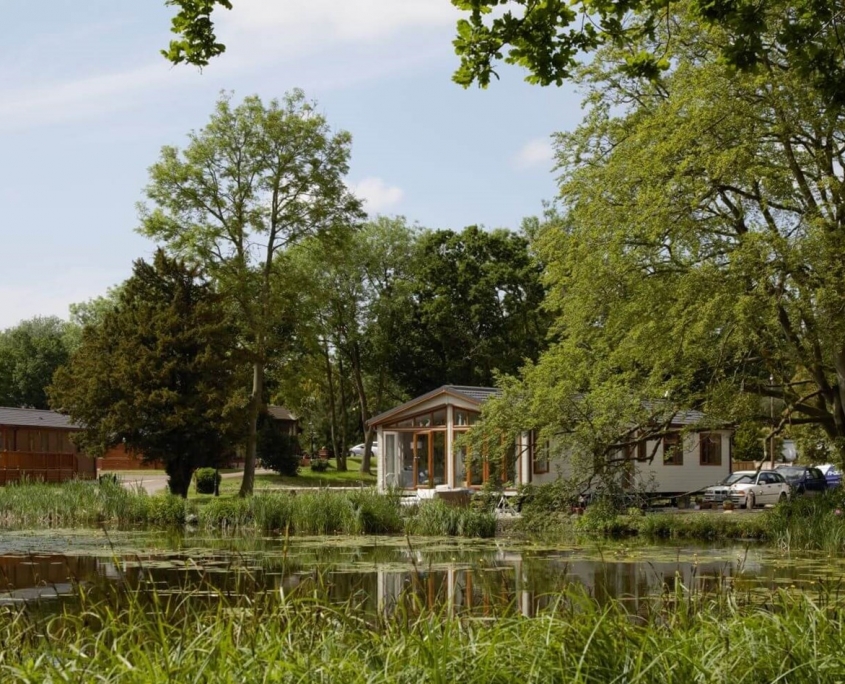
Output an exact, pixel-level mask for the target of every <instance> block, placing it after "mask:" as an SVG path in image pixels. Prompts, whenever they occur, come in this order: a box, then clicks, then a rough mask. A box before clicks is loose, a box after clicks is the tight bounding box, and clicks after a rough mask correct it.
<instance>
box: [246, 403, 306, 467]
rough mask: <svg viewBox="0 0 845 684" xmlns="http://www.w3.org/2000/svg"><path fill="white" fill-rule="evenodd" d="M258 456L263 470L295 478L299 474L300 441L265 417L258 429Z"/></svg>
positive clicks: (268, 417)
mask: <svg viewBox="0 0 845 684" xmlns="http://www.w3.org/2000/svg"><path fill="white" fill-rule="evenodd" d="M257 439H258V443H257V445H256V450H255V453H256V456H257V457H258V462H259V463H260V464H261V466H262V467H263V468H269V469H270V470H273V471H275V472H277V473H279V474H280V475H287V476H289V477H295V476H296V474H297V473H298V472H299V460H300V457H299V454H300V449H299V440H298V439H297V438H296V437H294V436H291V435H289V434H287V432H285V430H284V428H282V426H280V425H279V423H278V422H277V421H275V420H273V419H272V418H271V417H270V416H267V415H264V416H262V419H261V421H260V423H259V427H258V437H257Z"/></svg>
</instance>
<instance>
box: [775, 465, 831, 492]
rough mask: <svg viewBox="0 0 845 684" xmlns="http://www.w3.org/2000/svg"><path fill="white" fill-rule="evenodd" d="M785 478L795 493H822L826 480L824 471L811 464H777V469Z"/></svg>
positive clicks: (825, 486)
mask: <svg viewBox="0 0 845 684" xmlns="http://www.w3.org/2000/svg"><path fill="white" fill-rule="evenodd" d="M776 472H778V473H780V474H781V475H783V476H784V478H786V481H787V482H788V483H789V484H790V486H791V487H792V489H793V490H794V491H795V493H796V494H824V493H825V491H826V490H827V480H826V479H825V476H824V473H823V472H822V471H821V470H820V469H819V468H815V467H812V466H796V465H789V466H779V467H778V469H777V471H776Z"/></svg>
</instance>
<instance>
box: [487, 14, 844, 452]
mask: <svg viewBox="0 0 845 684" xmlns="http://www.w3.org/2000/svg"><path fill="white" fill-rule="evenodd" d="M684 7H685V8H679V9H678V11H677V13H673V14H672V15H671V17H670V21H668V22H667V23H666V25H665V26H664V27H661V28H659V29H656V31H655V35H654V37H653V38H650V37H643V38H642V39H641V45H639V44H638V45H637V46H635V47H638V48H639V47H641V48H642V50H645V51H653V50H655V49H656V48H657V46H659V45H666V44H667V35H665V33H664V32H666V33H668V32H671V34H672V37H673V39H672V41H671V44H670V46H671V49H670V50H669V51H668V52H667V59H668V60H669V62H670V63H671V64H672V67H671V68H670V69H668V70H667V71H666V73H665V74H664V75H662V76H661V77H660V78H659V79H657V80H650V79H639V78H634V77H623V76H620V71H619V66H620V64H622V63H624V60H625V59H626V53H627V49H620V48H615V47H612V46H608V47H605V48H603V49H602V50H600V51H599V53H597V55H596V59H595V60H594V62H593V63H592V64H591V65H590V66H588V67H585V68H584V69H583V70H582V71H581V72H579V82H580V84H581V85H582V86H583V87H584V88H585V89H586V91H587V102H588V103H589V104H590V105H591V109H590V111H589V113H588V115H587V117H586V119H585V120H584V122H583V123H582V125H581V126H580V127H579V128H578V129H577V130H576V131H575V132H573V133H571V134H561V135H560V136H558V139H557V156H558V163H559V165H560V168H561V170H562V184H561V211H560V213H559V214H558V213H554V212H552V213H550V215H549V216H547V218H546V221H545V224H544V226H543V228H542V229H541V231H540V233H539V236H538V238H537V242H536V245H535V247H536V249H537V250H538V252H539V253H540V255H541V258H542V260H543V261H544V263H545V264H546V283H547V285H548V289H549V295H548V297H547V300H546V306H547V307H549V309H550V310H551V311H552V312H553V313H554V316H555V323H554V325H553V330H554V332H555V334H556V335H557V337H558V340H557V342H556V343H555V344H553V345H552V347H551V348H550V349H549V350H548V351H547V352H546V353H544V354H543V355H542V356H541V358H540V360H539V361H538V362H537V363H536V364H529V365H528V366H527V367H526V369H525V370H524V372H523V375H522V378H521V381H516V380H512V381H508V382H507V383H505V384H506V392H505V397H504V398H503V400H502V401H501V402H498V406H497V405H496V404H497V402H495V401H493V402H491V406H490V408H489V409H487V408H485V411H486V412H487V413H488V414H489V416H490V417H491V419H494V420H495V422H498V423H499V424H500V426H501V425H503V424H504V423H505V421H506V419H509V420H510V421H511V422H512V424H513V425H514V426H515V427H517V428H518V427H519V426H521V427H522V428H525V429H528V428H535V429H541V430H543V431H544V432H545V434H546V435H547V436H549V437H554V438H555V439H557V440H559V441H561V442H567V441H568V442H569V443H570V444H571V445H573V447H577V449H578V450H579V451H580V452H581V453H582V454H583V455H584V456H585V458H593V459H595V462H598V463H605V462H606V460H602V459H607V457H609V455H610V454H612V453H615V452H618V450H619V448H620V447H621V446H624V445H625V443H626V442H628V441H630V439H631V438H632V435H634V434H635V433H634V431H635V430H637V429H639V431H640V432H639V434H640V435H643V434H645V435H652V436H657V435H659V434H660V433H661V431H662V430H664V429H665V426H666V424H667V422H668V421H671V418H672V416H673V415H674V414H675V413H676V412H677V411H682V410H687V409H693V408H699V409H703V410H704V411H705V413H706V414H707V415H708V417H709V420H710V421H717V422H720V423H725V422H728V423H742V422H745V421H751V422H752V423H753V422H756V423H757V424H762V425H767V426H768V433H769V434H771V433H777V432H780V431H782V430H785V429H786V428H789V427H790V426H792V428H797V427H800V426H817V427H818V428H819V429H820V430H822V431H823V433H824V434H825V435H826V437H827V438H828V440H830V442H831V443H833V444H837V445H838V448H839V449H840V460H841V459H842V454H843V445H845V278H844V277H843V276H845V273H843V269H845V230H843V228H845V182H844V181H843V171H842V169H843V168H845V120H843V112H842V110H841V108H839V107H838V106H837V105H836V104H835V103H832V102H830V101H829V99H828V98H827V97H826V96H825V94H824V93H822V92H821V91H820V90H819V89H817V88H816V87H815V86H814V84H813V83H811V82H808V80H807V79H806V78H805V74H804V70H803V67H802V66H801V65H800V64H799V65H798V66H797V67H795V68H792V67H791V65H790V64H789V63H788V62H787V63H786V65H785V68H784V67H777V68H774V67H773V68H771V69H761V70H760V71H758V72H754V73H737V72H736V71H735V70H733V69H731V68H730V66H729V65H726V64H724V63H722V62H721V61H720V60H719V56H720V55H721V54H722V52H723V51H724V50H725V49H726V46H728V45H729V44H730V41H731V36H730V35H729V34H728V33H727V32H725V31H722V30H720V29H717V28H710V29H708V30H705V29H703V28H702V26H701V24H700V22H699V21H698V19H697V16H696V14H695V11H694V8H686V6H684ZM764 38H765V39H766V40H767V41H769V42H770V41H771V40H773V38H771V37H769V36H768V34H765V35H764ZM767 44H768V43H767ZM840 66H841V65H840ZM772 416H773V418H772Z"/></svg>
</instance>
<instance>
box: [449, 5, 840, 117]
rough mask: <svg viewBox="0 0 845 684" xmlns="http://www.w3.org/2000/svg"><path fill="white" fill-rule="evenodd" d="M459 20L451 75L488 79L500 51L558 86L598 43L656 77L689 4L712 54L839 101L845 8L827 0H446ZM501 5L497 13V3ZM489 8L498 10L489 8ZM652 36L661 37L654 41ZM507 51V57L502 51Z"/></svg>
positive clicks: (461, 79) (531, 75) (639, 72)
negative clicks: (803, 82)
mask: <svg viewBox="0 0 845 684" xmlns="http://www.w3.org/2000/svg"><path fill="white" fill-rule="evenodd" d="M452 4H454V5H455V6H456V7H458V8H459V9H461V10H463V11H465V12H468V13H469V18H466V19H461V20H460V21H459V22H458V35H457V37H456V39H455V41H454V43H455V51H456V52H457V54H458V55H459V56H460V58H461V65H460V67H459V69H458V70H457V72H456V73H455V77H454V78H455V81H456V82H458V83H460V84H461V85H463V86H465V87H467V86H469V85H471V84H472V83H473V82H477V83H478V84H479V85H481V86H482V87H486V86H487V85H488V84H489V82H490V78H491V76H497V74H496V72H495V64H496V62H497V61H499V60H502V59H504V61H505V62H506V63H509V64H515V65H518V66H520V67H523V68H525V69H526V70H527V71H528V77H527V80H528V81H530V82H533V83H540V84H542V85H549V84H551V83H556V84H557V85H560V84H561V83H562V82H563V81H564V80H568V79H570V78H572V77H573V75H574V74H575V72H576V70H577V68H578V66H579V58H581V57H582V56H583V55H585V54H589V53H593V52H595V51H596V50H597V49H599V48H601V46H603V45H608V46H613V45H616V46H624V48H625V52H624V54H621V55H620V57H621V59H620V61H619V63H618V64H617V68H619V69H620V70H621V71H622V72H624V73H627V74H628V75H632V76H633V75H635V76H641V77H642V76H644V77H648V78H651V79H655V78H657V76H658V75H659V74H660V72H661V71H663V70H666V69H668V68H669V65H670V59H669V52H671V51H673V50H674V49H676V48H677V47H678V45H677V40H678V37H677V36H676V35H674V34H672V33H671V32H670V31H667V30H666V27H667V26H669V25H671V23H672V21H673V17H674V15H676V14H677V13H678V12H686V13H687V14H688V16H689V19H690V21H692V22H694V23H695V24H696V25H697V26H698V27H699V29H700V30H702V31H705V32H706V31H708V30H710V29H717V30H719V32H720V33H721V34H722V36H723V38H722V40H721V41H720V46H719V49H718V50H711V51H710V58H711V59H713V60H717V61H721V62H723V63H725V64H728V65H730V66H731V67H733V68H736V69H739V70H742V71H746V72H749V73H753V72H756V71H758V70H763V71H765V70H767V69H770V68H772V67H774V68H780V67H782V66H784V65H786V64H788V65H789V66H790V68H791V69H794V70H796V71H798V72H799V73H800V74H801V75H802V76H803V77H804V78H807V79H808V80H809V81H810V82H811V83H812V84H813V85H814V86H815V87H817V88H818V89H819V91H820V93H821V94H822V95H823V97H824V98H825V99H827V100H828V101H836V102H838V103H839V104H840V105H841V104H845V94H843V93H842V88H841V83H842V82H843V81H845V68H843V65H842V57H843V54H845V47H843V42H842V37H841V36H842V34H843V31H845V10H843V7H842V6H841V4H838V3H831V2H828V1H827V0H616V1H613V2H598V1H595V0H578V1H577V2H570V1H569V0H543V1H542V2H537V1H536V0H505V1H503V0H452ZM503 5H504V11H502V6H503ZM493 9H497V10H499V11H497V12H496V13H495V15H493V14H492V11H493ZM655 37H659V40H654V38H655ZM505 53H507V55H506V56H505Z"/></svg>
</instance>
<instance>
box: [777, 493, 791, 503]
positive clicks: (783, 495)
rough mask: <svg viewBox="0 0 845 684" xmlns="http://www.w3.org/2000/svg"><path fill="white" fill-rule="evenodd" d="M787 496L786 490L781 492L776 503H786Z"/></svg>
mask: <svg viewBox="0 0 845 684" xmlns="http://www.w3.org/2000/svg"><path fill="white" fill-rule="evenodd" d="M788 498H789V497H787V496H786V492H781V493H780V496H779V497H778V503H786V500H787V499H788Z"/></svg>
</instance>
